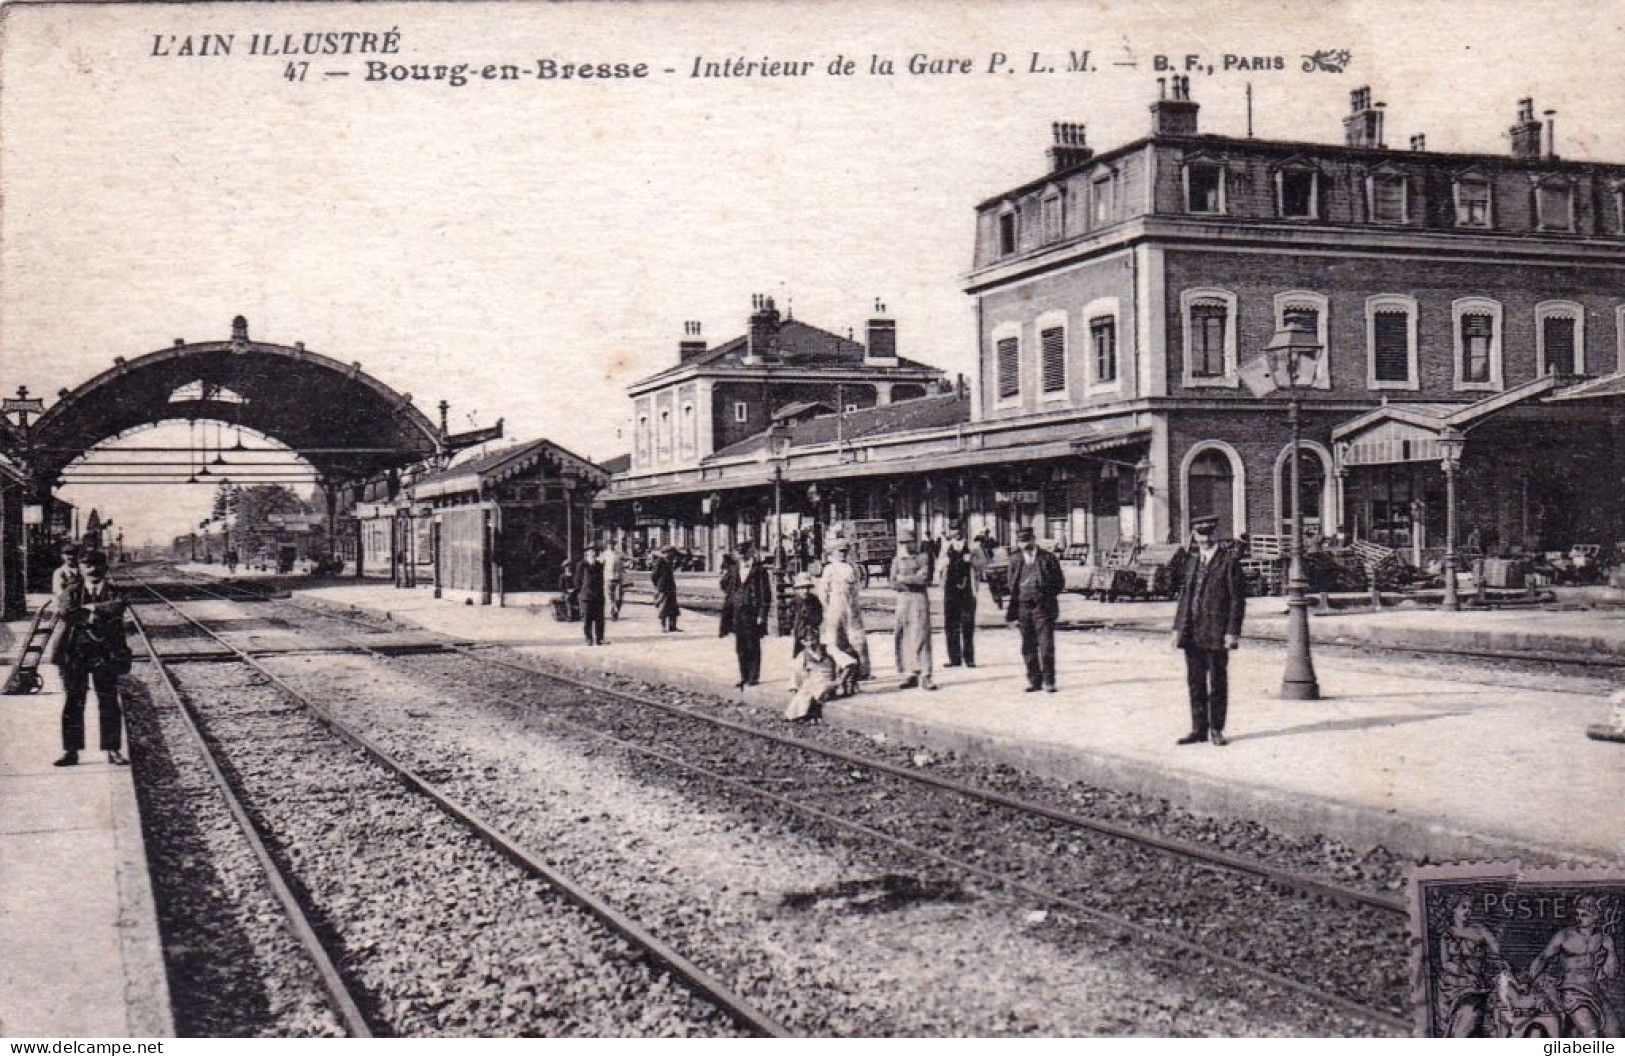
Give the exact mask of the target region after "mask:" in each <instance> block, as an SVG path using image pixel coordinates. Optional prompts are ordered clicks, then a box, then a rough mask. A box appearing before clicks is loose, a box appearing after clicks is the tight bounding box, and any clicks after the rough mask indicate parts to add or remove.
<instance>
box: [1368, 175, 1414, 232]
mask: <svg viewBox="0 0 1625 1056" xmlns="http://www.w3.org/2000/svg"><path fill="white" fill-rule="evenodd" d="M1371 215H1372V218H1373V219H1375V220H1376V221H1377V222H1379V223H1385V224H1402V223H1404V222H1405V219H1406V217H1405V178H1404V177H1403V176H1378V177H1375V178H1373V179H1372V181H1371Z"/></svg>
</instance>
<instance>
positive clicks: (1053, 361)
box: [1038, 326, 1066, 392]
mask: <svg viewBox="0 0 1625 1056" xmlns="http://www.w3.org/2000/svg"><path fill="white" fill-rule="evenodd" d="M1038 338H1039V341H1040V343H1041V345H1042V351H1043V363H1042V364H1041V366H1040V368H1039V369H1040V371H1041V373H1042V374H1043V378H1042V384H1043V391H1044V392H1065V391H1066V330H1065V329H1063V328H1061V327H1059V326H1056V327H1051V328H1050V329H1048V330H1045V331H1044V332H1043V333H1041V334H1039V335H1038Z"/></svg>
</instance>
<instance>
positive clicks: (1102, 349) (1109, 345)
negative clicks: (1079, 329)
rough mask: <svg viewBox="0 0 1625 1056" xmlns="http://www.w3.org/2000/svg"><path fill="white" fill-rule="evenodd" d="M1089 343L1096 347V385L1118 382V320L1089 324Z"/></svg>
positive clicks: (1103, 320) (1101, 320)
mask: <svg viewBox="0 0 1625 1056" xmlns="http://www.w3.org/2000/svg"><path fill="white" fill-rule="evenodd" d="M1089 343H1090V344H1091V345H1093V346H1094V353H1095V383H1096V384H1097V385H1109V384H1111V383H1112V382H1114V381H1116V380H1117V320H1115V319H1094V320H1091V321H1090V323H1089Z"/></svg>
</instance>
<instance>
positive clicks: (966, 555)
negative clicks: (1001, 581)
mask: <svg viewBox="0 0 1625 1056" xmlns="http://www.w3.org/2000/svg"><path fill="white" fill-rule="evenodd" d="M986 567H987V559H986V558H985V557H983V556H982V548H981V547H980V546H977V545H967V544H966V543H965V533H964V532H962V531H960V530H959V526H958V525H954V526H952V527H950V528H949V529H948V545H947V546H946V547H945V548H944V550H943V565H942V626H943V630H944V632H945V633H946V637H947V639H948V664H947V666H949V667H958V666H959V665H960V664H961V663H963V664H964V665H965V666H966V667H975V666H976V585H977V584H978V583H980V582H981V581H982V577H983V576H984V575H985V573H984V571H983V570H984V569H985V568H986Z"/></svg>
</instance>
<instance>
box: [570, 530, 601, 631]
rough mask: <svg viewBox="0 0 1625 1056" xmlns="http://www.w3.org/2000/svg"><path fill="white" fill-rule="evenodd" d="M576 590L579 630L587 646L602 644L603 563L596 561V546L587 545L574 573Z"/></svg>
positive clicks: (593, 544)
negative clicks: (584, 637) (578, 592)
mask: <svg viewBox="0 0 1625 1056" xmlns="http://www.w3.org/2000/svg"><path fill="white" fill-rule="evenodd" d="M576 589H577V590H578V591H580V597H581V630H582V633H583V634H585V635H586V636H587V644H588V645H603V644H604V563H603V562H602V561H600V560H599V559H598V546H597V544H596V543H588V544H587V546H586V549H585V550H584V551H583V553H582V556H581V568H580V569H579V570H578V571H577V572H576Z"/></svg>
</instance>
